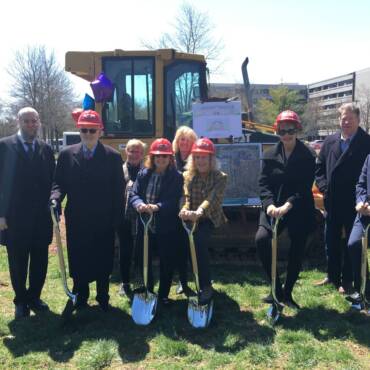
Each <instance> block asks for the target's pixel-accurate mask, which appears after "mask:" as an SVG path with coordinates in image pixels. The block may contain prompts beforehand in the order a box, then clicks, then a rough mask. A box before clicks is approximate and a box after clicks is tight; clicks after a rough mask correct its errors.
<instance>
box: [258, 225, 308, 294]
mask: <svg viewBox="0 0 370 370" xmlns="http://www.w3.org/2000/svg"><path fill="white" fill-rule="evenodd" d="M280 226H281V227H279V230H278V233H279V234H280V233H281V232H282V230H283V229H284V227H288V234H289V238H290V242H291V245H290V249H289V257H288V267H287V276H286V280H285V284H284V291H285V292H286V293H287V294H290V293H291V292H292V290H293V287H294V284H295V283H296V281H297V279H298V276H299V273H300V271H301V268H302V260H303V256H304V250H305V244H306V239H307V233H305V232H302V231H301V230H298V231H297V230H293V228H289V226H286V225H280ZM271 239H272V231H271V230H267V229H266V228H265V227H263V226H259V227H258V230H257V234H256V238H255V240H256V245H257V253H258V256H259V258H260V260H261V262H262V266H263V269H264V270H265V272H266V275H267V276H268V278H269V281H270V282H271V259H272V255H271ZM282 293H283V290H282V285H281V281H280V278H279V275H278V274H277V278H276V294H277V296H278V298H279V299H282V297H283V295H282Z"/></svg>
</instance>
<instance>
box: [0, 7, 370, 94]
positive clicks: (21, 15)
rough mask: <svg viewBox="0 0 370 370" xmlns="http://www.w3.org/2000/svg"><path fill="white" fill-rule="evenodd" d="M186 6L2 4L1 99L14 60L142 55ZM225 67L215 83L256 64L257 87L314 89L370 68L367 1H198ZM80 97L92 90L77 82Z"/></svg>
mask: <svg viewBox="0 0 370 370" xmlns="http://www.w3.org/2000/svg"><path fill="white" fill-rule="evenodd" d="M182 3H183V2H182V1H181V0H164V1H161V0H157V1H153V0H137V1H127V0H104V1H97V0H90V1H82V0H64V1H46V0H32V1H29V0H22V1H20V0H10V1H9V0H3V1H2V9H1V13H2V17H1V21H0V81H1V83H0V98H2V99H6V98H7V96H8V92H9V91H10V89H11V80H10V79H9V77H8V74H7V72H6V69H7V67H8V66H9V65H10V64H11V63H12V60H13V58H14V53H15V52H16V51H22V50H24V49H25V48H26V47H27V46H34V45H45V46H46V47H47V49H48V50H54V52H55V55H56V57H57V60H58V62H59V63H60V65H61V66H64V55H65V53H66V52H67V51H103V50H104V51H107V50H114V49H124V50H142V49H143V48H144V47H143V46H142V41H143V40H144V41H147V42H151V43H152V42H155V40H158V38H159V37H160V36H161V34H163V33H164V32H170V31H171V29H172V28H171V25H172V24H173V23H174V20H175V17H176V15H177V14H178V11H179V7H180V6H181V4H182ZM189 3H190V4H192V5H193V6H194V7H195V8H196V9H197V10H198V11H200V12H204V13H207V15H208V17H209V20H210V23H211V25H212V26H213V30H212V35H213V37H214V39H222V43H223V50H222V59H224V63H223V65H222V69H221V70H220V72H219V73H218V74H217V75H211V82H223V83H236V82H242V74H241V64H242V62H243V60H244V59H245V57H246V56H248V57H249V66H248V72H249V78H250V81H251V83H281V82H284V83H289V82H290V83H300V84H309V83H313V82H318V81H321V80H324V79H327V78H331V77H335V76H338V75H341V74H346V73H350V72H353V71H356V70H360V69H364V68H368V67H370V1H368V0H352V1H348V0H336V1H334V0H309V1H308V0H295V1H291V0H275V1H274V0H258V1H256V0H228V1H220V0H197V1H196V2H195V1H193V2H192V1H189ZM71 79H72V81H73V83H74V84H75V86H76V92H77V93H78V94H79V95H82V94H84V93H85V92H89V86H88V84H87V83H86V82H83V81H82V80H80V79H79V78H77V77H73V76H71Z"/></svg>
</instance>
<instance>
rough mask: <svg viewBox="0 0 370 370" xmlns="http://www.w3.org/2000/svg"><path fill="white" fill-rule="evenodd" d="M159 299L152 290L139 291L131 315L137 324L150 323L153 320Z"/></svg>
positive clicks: (133, 302) (135, 296)
mask: <svg viewBox="0 0 370 370" xmlns="http://www.w3.org/2000/svg"><path fill="white" fill-rule="evenodd" d="M157 301H158V299H157V296H156V295H155V294H153V293H150V292H144V293H137V294H135V295H134V299H133V301H132V307H131V315H132V319H133V320H134V322H135V324H137V325H149V324H150V323H151V322H152V320H153V319H154V316H155V313H156V309H157Z"/></svg>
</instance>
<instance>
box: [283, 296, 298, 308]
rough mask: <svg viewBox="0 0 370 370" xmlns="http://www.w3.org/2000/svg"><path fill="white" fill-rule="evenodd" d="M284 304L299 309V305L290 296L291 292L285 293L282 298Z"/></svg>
mask: <svg viewBox="0 0 370 370" xmlns="http://www.w3.org/2000/svg"><path fill="white" fill-rule="evenodd" d="M284 304H285V305H286V306H288V307H290V308H294V309H296V310H299V309H300V308H301V307H300V306H299V304H298V303H297V302H295V301H294V299H293V297H292V293H286V294H285V298H284Z"/></svg>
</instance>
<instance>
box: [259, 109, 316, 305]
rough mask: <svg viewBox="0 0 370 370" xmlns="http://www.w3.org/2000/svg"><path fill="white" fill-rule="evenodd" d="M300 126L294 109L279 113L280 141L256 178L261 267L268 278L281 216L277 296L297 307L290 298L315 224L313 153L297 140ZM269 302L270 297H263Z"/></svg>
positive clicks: (265, 159) (269, 153)
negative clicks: (285, 238) (285, 253)
mask: <svg viewBox="0 0 370 370" xmlns="http://www.w3.org/2000/svg"><path fill="white" fill-rule="evenodd" d="M300 128H301V125H300V121H299V117H298V115H297V114H296V113H295V112H293V111H284V112H282V113H280V114H279V115H278V117H277V119H276V122H275V129H276V131H277V134H278V135H279V136H280V142H279V143H277V144H276V145H274V147H273V148H271V149H270V150H268V151H266V152H265V153H264V157H263V163H262V172H261V176H260V180H259V184H260V198H261V201H262V212H261V214H260V222H259V227H258V231H257V234H256V244H257V252H258V255H259V258H260V259H261V262H262V265H263V268H264V270H265V272H266V274H267V275H268V277H269V278H270V279H271V237H272V228H271V223H272V222H273V220H274V219H276V218H277V217H281V221H280V223H279V230H278V231H279V233H280V232H281V231H282V230H283V229H284V228H285V227H287V228H288V234H289V237H290V240H291V246H290V251H289V261H288V271H287V277H286V281H285V285H284V288H283V287H282V285H281V283H280V280H279V278H277V284H276V285H277V287H276V291H277V292H276V293H277V298H278V300H279V301H281V302H285V303H286V304H287V305H289V306H292V307H295V308H299V306H298V304H297V303H296V302H294V300H293V298H292V290H293V287H294V284H295V282H296V281H297V278H298V276H299V272H300V270H301V265H302V259H303V255H304V247H305V243H306V239H307V236H308V234H309V233H310V232H311V231H312V230H313V229H314V227H315V207H314V200H313V196H312V191H311V188H312V184H313V180H314V174H315V154H314V152H313V151H312V150H311V149H309V148H308V147H306V146H305V145H304V144H303V143H302V142H301V141H299V140H298V139H297V132H298V130H299V129H300ZM264 301H265V302H268V303H269V302H272V298H271V296H268V297H266V298H265V299H264Z"/></svg>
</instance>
